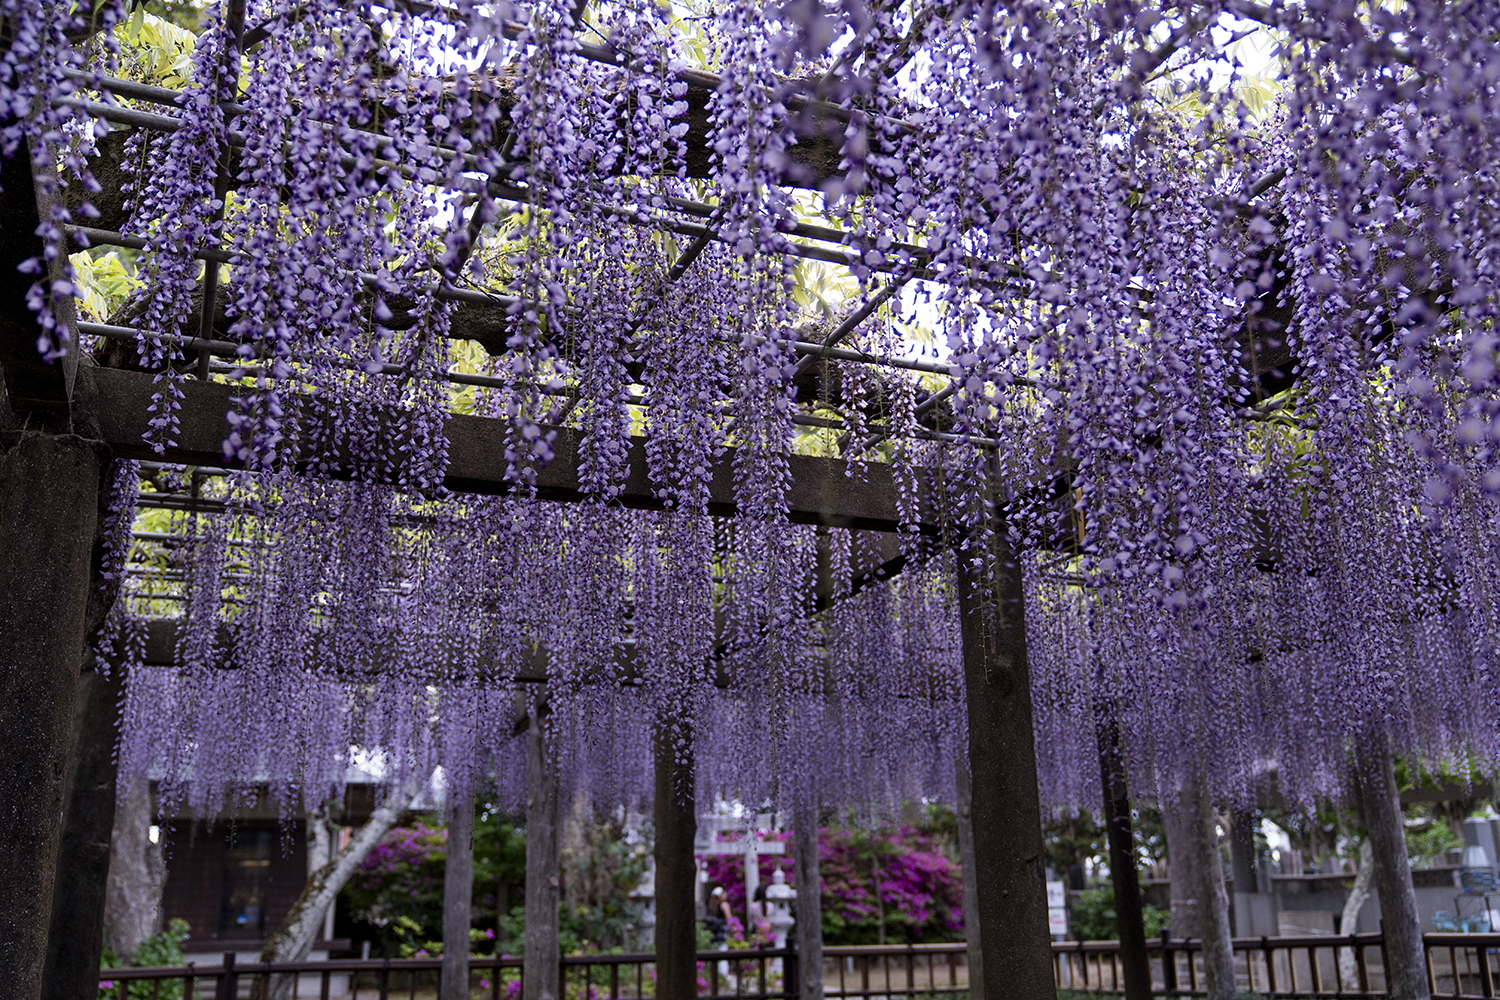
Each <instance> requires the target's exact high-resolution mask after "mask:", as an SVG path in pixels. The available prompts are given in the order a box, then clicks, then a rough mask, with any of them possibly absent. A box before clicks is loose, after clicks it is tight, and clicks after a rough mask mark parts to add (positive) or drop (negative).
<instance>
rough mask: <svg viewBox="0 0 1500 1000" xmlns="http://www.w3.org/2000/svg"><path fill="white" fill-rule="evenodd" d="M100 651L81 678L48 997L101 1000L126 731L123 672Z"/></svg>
mask: <svg viewBox="0 0 1500 1000" xmlns="http://www.w3.org/2000/svg"><path fill="white" fill-rule="evenodd" d="M102 666H103V665H102V664H101V663H99V662H98V661H97V660H96V659H95V657H94V654H93V651H92V650H89V651H87V655H86V669H84V670H83V672H82V673H81V674H80V675H79V677H78V687H77V696H76V701H75V703H74V713H73V716H74V725H73V751H72V754H71V757H70V759H69V761H68V780H67V789H68V791H67V796H68V798H67V807H66V809H65V811H64V813H63V825H62V840H61V843H60V844H59V846H58V853H57V877H56V879H55V880H54V882H53V885H52V916H51V920H50V928H49V930H48V934H47V966H46V973H45V975H44V976H43V983H42V997H43V1000H95V998H97V997H98V995H99V976H98V971H99V959H100V953H101V952H102V951H103V942H104V936H103V934H102V933H101V930H102V928H103V926H104V899H105V895H106V888H107V886H108V883H109V849H110V836H111V834H112V833H113V831H114V825H115V773H116V772H115V742H116V737H117V735H118V733H119V727H120V697H121V693H122V691H123V689H124V683H123V681H124V678H123V676H122V671H121V669H120V668H118V667H116V668H114V669H113V670H112V671H111V672H110V673H109V676H107V677H106V676H105V675H104V674H103V673H101V672H100V669H99V668H100V667H102Z"/></svg>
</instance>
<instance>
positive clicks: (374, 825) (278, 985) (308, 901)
mask: <svg viewBox="0 0 1500 1000" xmlns="http://www.w3.org/2000/svg"><path fill="white" fill-rule="evenodd" d="M421 788H422V781H421V779H420V778H419V777H418V776H417V775H416V773H413V774H412V776H411V777H409V778H408V779H407V781H406V783H405V785H403V786H402V787H401V788H400V789H399V790H398V789H392V790H391V793H390V794H389V795H388V796H387V797H386V800H385V802H384V803H382V804H381V806H380V808H379V809H376V810H375V812H374V813H372V814H371V815H370V818H369V820H367V821H366V822H365V824H364V825H363V826H361V827H360V828H359V829H358V830H356V831H355V833H354V836H353V837H352V838H351V839H350V841H349V846H348V847H345V848H344V849H343V850H342V851H339V852H338V853H337V854H334V855H333V856H332V857H331V858H330V859H329V861H328V863H327V864H325V865H324V866H323V867H322V868H319V869H318V870H317V871H313V872H309V873H308V876H307V884H306V885H304V886H303V887H302V894H301V895H300V896H298V897H297V901H296V902H295V903H293V904H292V908H291V909H290V910H289V911H288V912H287V915H286V917H285V919H283V920H282V921H281V926H280V927H278V928H276V932H275V933H274V934H272V935H271V936H270V937H269V938H268V939H267V940H266V944H265V947H263V948H262V949H261V951H260V960H261V961H262V962H300V961H303V960H305V959H306V958H307V955H308V952H310V951H312V946H313V942H314V941H315V940H317V937H318V931H319V930H321V929H322V927H323V918H324V915H325V914H326V913H327V912H328V908H329V907H330V906H332V905H333V901H334V899H336V898H337V897H338V894H339V890H341V889H342V888H343V887H344V886H345V885H346V884H347V883H348V881H349V879H350V878H351V877H352V876H353V875H354V872H355V869H357V868H358V867H359V863H360V862H361V861H363V860H364V859H365V855H367V854H369V853H370V850H371V849H372V848H374V846H375V845H376V844H378V843H379V842H380V838H381V837H384V836H385V835H386V833H388V832H389V831H390V829H391V827H393V826H395V825H396V822H397V821H398V820H399V819H400V818H401V815H402V813H404V812H406V810H407V809H409V808H410V807H411V803H412V800H413V799H415V798H416V797H417V793H418V792H419V791H421ZM296 983H297V977H296V976H294V975H290V974H288V975H278V976H276V977H274V980H273V982H272V984H271V992H270V998H271V1000H288V998H289V997H291V995H292V989H293V987H294V986H296ZM256 995H259V994H256Z"/></svg>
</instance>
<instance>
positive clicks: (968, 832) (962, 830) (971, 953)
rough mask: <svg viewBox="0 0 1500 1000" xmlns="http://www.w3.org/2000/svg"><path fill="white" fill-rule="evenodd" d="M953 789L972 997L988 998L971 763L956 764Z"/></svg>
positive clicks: (962, 757) (967, 761)
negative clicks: (985, 991)
mask: <svg viewBox="0 0 1500 1000" xmlns="http://www.w3.org/2000/svg"><path fill="white" fill-rule="evenodd" d="M954 763H955V768H954V770H955V771H956V773H955V774H954V776H953V787H954V789H955V791H956V793H957V795H956V797H957V800H958V801H957V802H956V803H955V805H956V806H957V808H956V809H955V812H956V813H957V814H958V860H959V864H960V866H961V867H962V868H963V877H964V943H965V944H966V945H967V951H968V954H967V955H966V956H965V960H966V961H967V962H968V965H969V995H970V996H975V997H982V996H984V956H983V953H982V949H981V946H980V943H979V882H978V880H977V878H976V874H975V873H976V871H977V870H978V868H977V864H976V862H975V859H974V785H973V779H972V778H971V777H970V776H969V760H968V758H967V757H964V756H962V755H960V756H959V757H958V759H957V760H956V761H955V762H954Z"/></svg>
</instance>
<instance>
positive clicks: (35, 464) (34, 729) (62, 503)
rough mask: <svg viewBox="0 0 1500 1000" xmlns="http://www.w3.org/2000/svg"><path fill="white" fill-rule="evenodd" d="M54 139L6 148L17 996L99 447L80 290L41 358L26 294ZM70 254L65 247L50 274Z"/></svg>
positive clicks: (2, 642)
mask: <svg viewBox="0 0 1500 1000" xmlns="http://www.w3.org/2000/svg"><path fill="white" fill-rule="evenodd" d="M7 113H8V112H7ZM55 153H56V151H55V150H54V149H53V148H52V147H51V146H50V145H44V146H42V147H41V148H34V147H33V146H32V144H31V143H25V144H22V146H21V147H20V148H19V149H17V150H15V152H14V155H12V156H9V157H0V189H3V190H4V191H5V196H4V197H3V198H0V978H3V980H4V983H5V992H6V995H7V997H14V998H17V1000H35V998H37V997H39V996H40V995H41V988H42V973H43V967H44V963H45V960H46V955H47V931H48V924H49V923H50V921H51V911H52V906H51V903H52V888H53V879H54V875H55V871H56V865H57V849H58V843H59V839H60V835H61V824H60V822H59V818H60V817H61V815H62V813H63V808H64V790H65V788H64V786H65V782H66V777H65V775H66V772H67V768H68V755H69V751H70V749H71V746H72V742H73V704H74V698H75V694H76V692H75V688H76V685H77V682H78V673H79V666H80V664H81V663H82V662H83V655H84V642H85V640H86V637H87V634H88V627H87V623H88V608H89V596H90V591H91V587H90V583H91V579H92V577H91V573H90V560H91V557H92V555H93V551H94V544H95V533H96V529H97V527H98V524H99V516H98V508H99V484H100V480H101V477H102V475H103V469H104V460H105V455H104V450H103V448H102V446H101V445H99V444H98V443H97V442H96V441H93V440H90V439H89V438H90V437H91V436H96V434H91V433H90V431H91V430H94V431H96V430H97V429H96V428H91V426H90V425H89V423H88V421H87V420H84V419H81V418H80V417H79V414H78V413H77V407H76V406H75V403H74V389H75V384H76V382H77V380H78V377H79V359H80V357H81V355H82V352H81V351H80V350H78V348H77V344H76V341H77V329H76V324H75V322H74V314H73V298H72V296H71V295H70V294H58V295H56V296H52V295H50V293H49V295H48V296H47V297H48V299H49V301H50V302H51V305H52V307H53V313H54V318H55V319H56V321H57V327H56V331H55V332H56V334H57V335H58V337H59V339H60V340H64V341H68V342H70V343H72V345H73V347H72V349H71V350H68V351H67V352H66V354H65V355H64V357H62V358H61V359H60V360H58V361H56V362H55V363H49V362H46V361H44V360H43V359H42V357H41V354H40V353H39V352H38V351H37V334H38V333H39V328H38V326H37V322H36V316H35V314H34V313H33V312H32V310H31V308H30V306H29V305H28V302H27V297H28V294H29V292H30V289H31V287H32V284H33V283H34V282H35V281H36V280H37V276H36V275H34V274H32V273H29V272H28V273H23V272H22V271H21V270H19V267H20V265H21V264H22V263H23V262H24V261H27V260H31V259H34V258H40V257H41V256H42V254H43V249H44V248H43V246H42V242H41V240H40V239H39V238H38V237H37V236H36V232H37V228H38V226H39V225H40V223H41V220H42V219H44V218H46V219H48V220H51V218H52V215H53V210H54V208H55V207H56V206H57V204H58V185H57V183H56V177H55V172H54V176H52V177H50V178H49V177H45V176H39V177H37V176H33V162H35V163H37V164H42V165H43V167H42V169H43V170H44V171H47V170H51V167H50V166H46V165H48V164H51V163H54V162H56V156H55ZM66 264H67V258H66V256H65V255H62V254H59V255H57V257H56V259H54V260H53V261H52V262H51V263H50V264H49V265H48V270H47V273H44V274H43V275H41V278H42V281H43V282H44V285H45V282H46V281H47V280H48V279H49V278H51V279H61V278H64V277H65V276H66V275H65V274H64V271H63V268H64V267H65V266H66Z"/></svg>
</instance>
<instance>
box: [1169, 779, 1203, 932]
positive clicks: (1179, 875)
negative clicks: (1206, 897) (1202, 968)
mask: <svg viewBox="0 0 1500 1000" xmlns="http://www.w3.org/2000/svg"><path fill="white" fill-rule="evenodd" d="M1161 821H1162V829H1163V831H1164V832H1165V833H1166V836H1167V865H1168V873H1169V874H1170V876H1171V883H1172V884H1171V892H1172V902H1171V921H1172V936H1173V937H1175V938H1196V937H1202V936H1203V930H1202V927H1203V923H1202V920H1201V918H1200V917H1199V911H1200V910H1201V908H1202V907H1201V893H1202V889H1201V886H1202V885H1203V884H1204V881H1205V880H1204V878H1203V875H1202V873H1201V871H1200V868H1201V865H1202V858H1201V857H1200V856H1199V854H1198V852H1196V851H1195V850H1193V843H1194V841H1195V839H1196V838H1195V837H1194V834H1193V828H1194V826H1195V824H1196V823H1197V809H1196V807H1195V802H1194V800H1193V797H1192V795H1191V792H1190V791H1189V789H1188V788H1183V789H1181V790H1180V791H1179V793H1178V796H1177V801H1176V802H1163V803H1162V809H1161Z"/></svg>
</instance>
